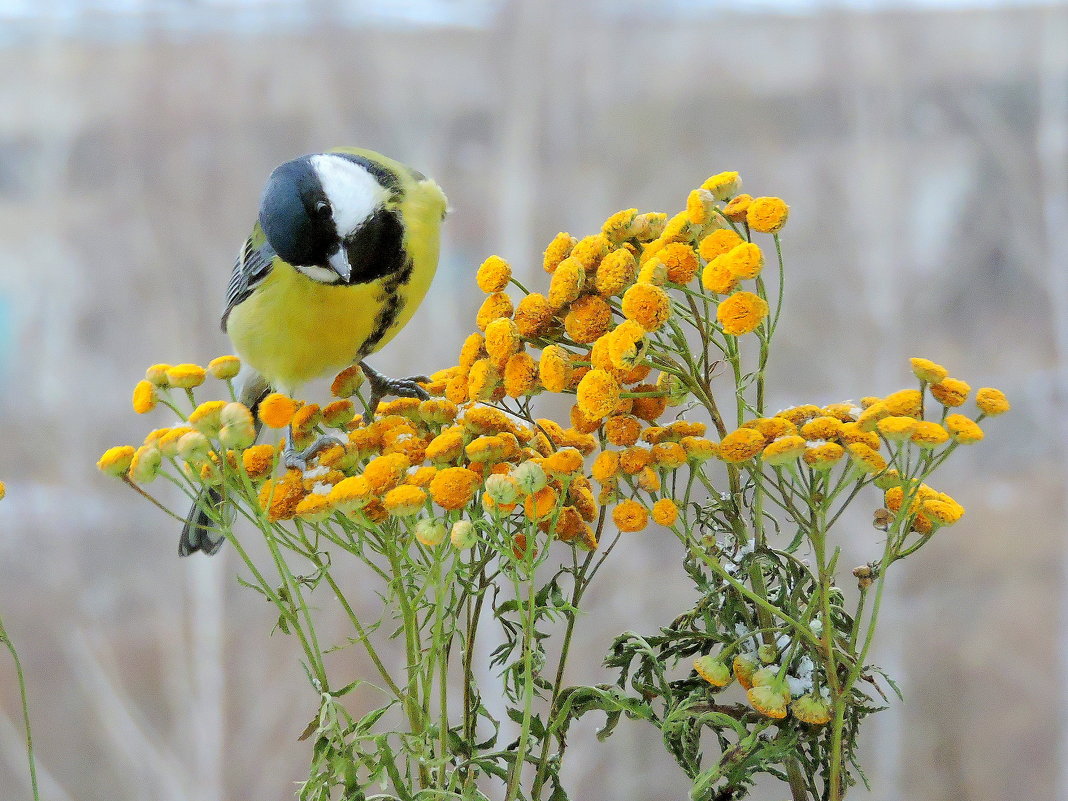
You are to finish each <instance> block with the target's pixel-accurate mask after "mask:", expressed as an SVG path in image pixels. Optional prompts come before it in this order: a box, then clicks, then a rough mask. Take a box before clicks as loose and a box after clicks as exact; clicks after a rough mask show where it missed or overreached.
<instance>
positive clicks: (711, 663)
mask: <svg viewBox="0 0 1068 801" xmlns="http://www.w3.org/2000/svg"><path fill="white" fill-rule="evenodd" d="M693 669H694V671H695V672H696V673H697V675H698V676H700V677H701V678H702V679H704V680H705V681H707V682H708V683H709V684H711V685H712V686H713V687H726V686H727V685H728V684H730V683H731V682H732V681H734V676H732V675H731V670H730V668H729V667H727V665H726V664H725V663H724V662H723V661H722V660H720V659H716V658H715V657H714V656H712V655H711V654H705V655H704V656H702V657H699V658H697V659H695V660H694V663H693Z"/></svg>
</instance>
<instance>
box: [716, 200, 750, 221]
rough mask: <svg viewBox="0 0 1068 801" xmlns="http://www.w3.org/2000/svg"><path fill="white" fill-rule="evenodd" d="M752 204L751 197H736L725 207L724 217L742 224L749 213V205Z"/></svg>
mask: <svg viewBox="0 0 1068 801" xmlns="http://www.w3.org/2000/svg"><path fill="white" fill-rule="evenodd" d="M752 202H753V198H752V196H750V195H746V194H741V195H736V196H735V197H733V198H732V199H731V202H730V203H728V204H727V205H726V206H725V207H724V209H723V216H725V217H728V218H730V219H731V220H734V221H735V222H742V220H744V219H745V218H746V215H747V214H748V213H749V204H750V203H752Z"/></svg>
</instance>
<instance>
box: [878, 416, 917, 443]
mask: <svg viewBox="0 0 1068 801" xmlns="http://www.w3.org/2000/svg"><path fill="white" fill-rule="evenodd" d="M918 422H919V421H918V420H916V419H915V418H914V417H898V416H896V415H892V416H890V417H884V418H883V419H882V420H880V421H879V422H878V423H877V424H876V428H877V429H878V430H879V433H880V434H882V435H883V436H884V437H886V438H887V439H888V440H890V441H891V442H904V441H905V440H907V439H909V438H910V437H911V436H912V433H913V432H914V431H915V430H916V424H917V423H918Z"/></svg>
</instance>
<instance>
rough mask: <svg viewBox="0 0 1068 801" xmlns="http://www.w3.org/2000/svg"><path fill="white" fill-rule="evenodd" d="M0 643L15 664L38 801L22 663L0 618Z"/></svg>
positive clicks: (28, 758)
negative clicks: (8, 652)
mask: <svg viewBox="0 0 1068 801" xmlns="http://www.w3.org/2000/svg"><path fill="white" fill-rule="evenodd" d="M0 641H3V643H4V645H6V646H7V650H8V651H10V652H11V660H12V661H13V662H14V663H15V678H16V679H17V681H18V685H19V703H20V704H21V705H22V727H23V729H24V731H25V732H26V760H27V762H28V763H29V766H30V788H31V789H32V791H33V799H34V801H40V793H39V791H38V788H37V763H36V761H35V759H34V756H33V732H32V731H31V730H30V705H29V703H28V702H27V700H26V677H25V676H24V675H23V672H22V662H21V661H20V660H19V655H18V651H16V650H15V644H14V643H13V642H11V638H10V637H9V636H8V634H7V629H5V628H4V621H3V618H0Z"/></svg>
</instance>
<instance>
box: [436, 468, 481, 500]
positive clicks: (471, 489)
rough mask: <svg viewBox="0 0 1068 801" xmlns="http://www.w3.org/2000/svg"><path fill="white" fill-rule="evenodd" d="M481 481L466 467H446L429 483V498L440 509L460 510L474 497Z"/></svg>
mask: <svg viewBox="0 0 1068 801" xmlns="http://www.w3.org/2000/svg"><path fill="white" fill-rule="evenodd" d="M480 483H481V479H480V478H479V476H478V473H475V472H474V471H472V470H468V469H467V468H466V467H446V468H445V469H444V470H442V471H441V472H440V473H438V474H437V475H436V476H434V480H433V481H431V482H430V497H432V498H433V499H434V503H436V504H437V505H438V506H440V507H441V508H442V509H448V510H450V511H451V510H455V509H462V508H463V507H464V506H466V505H467V503H468V502H469V501H470V500H471V499H472V498H473V497H474V495H475V491H476V490H477V489H478V486H479V484H480Z"/></svg>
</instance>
